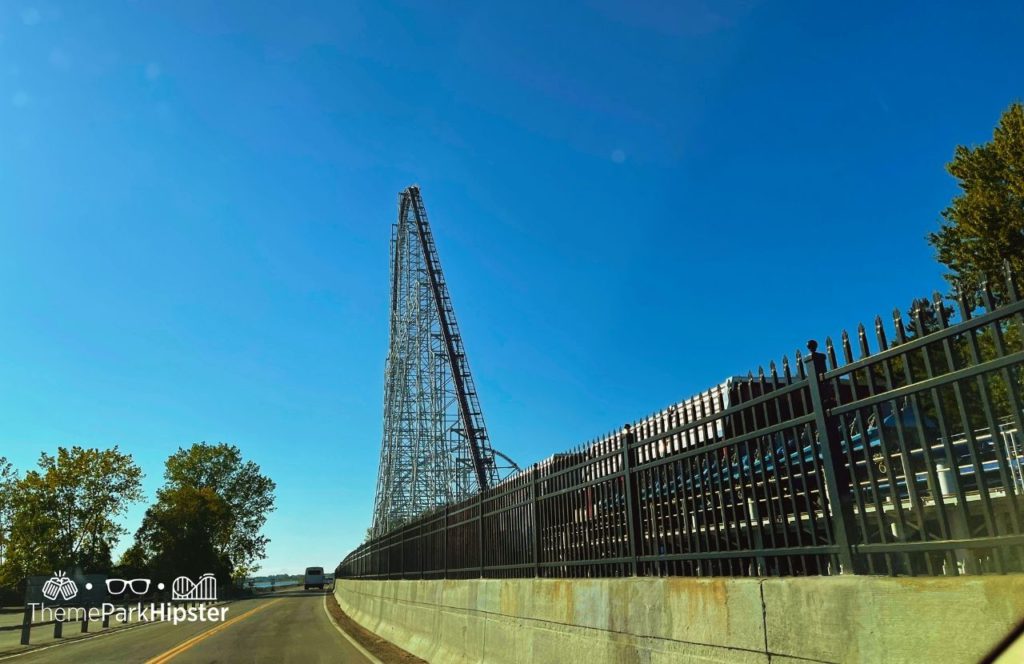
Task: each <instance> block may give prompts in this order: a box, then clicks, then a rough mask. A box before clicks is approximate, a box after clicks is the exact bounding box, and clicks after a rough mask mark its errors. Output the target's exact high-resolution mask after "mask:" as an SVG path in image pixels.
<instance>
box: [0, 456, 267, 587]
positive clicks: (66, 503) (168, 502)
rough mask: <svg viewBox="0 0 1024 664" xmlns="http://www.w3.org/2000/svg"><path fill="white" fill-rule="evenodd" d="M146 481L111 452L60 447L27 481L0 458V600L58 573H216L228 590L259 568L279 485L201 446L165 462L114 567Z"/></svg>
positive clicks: (129, 461) (251, 466)
mask: <svg viewBox="0 0 1024 664" xmlns="http://www.w3.org/2000/svg"><path fill="white" fill-rule="evenodd" d="M142 478H143V472H142V469H141V468H140V467H139V466H138V464H137V463H136V462H135V460H134V459H133V458H132V455H131V454H126V453H124V452H122V451H121V450H120V449H119V448H118V447H117V446H114V447H112V448H109V449H99V448H88V447H78V446H74V447H71V448H65V447H60V448H58V449H57V453H56V454H55V455H50V454H47V453H45V452H44V453H42V454H41V455H40V456H39V461H38V463H37V467H36V468H33V469H29V470H26V471H24V472H19V471H18V470H17V469H15V468H14V467H13V466H12V464H11V463H10V462H9V461H8V460H7V459H5V458H4V457H2V456H0V595H4V594H5V595H8V596H9V597H8V599H17V598H18V597H19V596H20V592H21V590H22V588H23V585H22V584H23V583H24V580H25V578H26V577H28V576H30V575H36V574H52V573H53V572H54V571H55V570H81V571H82V572H84V573H115V574H118V575H122V576H125V578H135V577H139V576H144V577H147V578H154V579H172V578H175V577H177V576H179V575H182V574H184V575H188V576H190V577H193V578H198V577H199V576H200V575H202V574H204V573H207V572H212V573H214V574H215V575H216V576H217V578H218V581H219V582H220V583H228V582H230V581H231V580H232V579H234V578H243V577H245V576H247V575H249V574H251V573H253V572H254V571H256V570H257V569H258V568H259V562H260V561H261V560H262V559H263V557H264V556H265V553H266V546H267V543H268V542H269V541H270V540H269V539H268V538H267V537H266V536H264V535H263V534H262V529H263V525H264V524H265V523H266V520H267V517H268V515H269V514H270V512H272V511H273V509H274V489H275V484H274V481H273V480H271V479H270V478H269V477H267V476H266V475H264V474H263V473H262V472H261V471H260V467H259V466H258V465H257V464H256V463H254V462H253V461H246V460H245V459H243V458H242V454H241V451H240V450H239V449H238V447H237V446H235V445H228V444H224V443H218V444H208V443H205V442H202V443H196V444H194V445H192V446H190V447H188V448H179V449H178V450H177V451H176V452H174V453H173V454H171V456H169V457H168V458H167V461H166V462H165V464H164V484H163V486H162V487H160V489H158V490H157V492H156V500H155V501H154V502H153V504H152V505H150V506H149V508H148V509H147V510H146V512H145V515H144V516H143V519H142V524H141V525H140V526H139V528H138V530H136V531H135V535H134V539H133V541H132V543H131V545H130V546H129V547H128V548H127V550H126V551H125V552H124V553H123V554H122V555H121V556H120V557H119V559H118V560H117V561H115V560H114V559H113V557H112V552H113V550H114V548H115V547H116V546H117V544H118V543H119V541H120V540H121V538H122V537H123V536H125V535H127V534H128V530H127V529H126V528H125V527H124V526H123V525H121V519H122V518H123V517H124V516H125V514H126V513H127V511H128V509H129V508H130V507H131V506H132V505H133V504H136V503H139V502H142V500H143V499H144V496H143V492H142Z"/></svg>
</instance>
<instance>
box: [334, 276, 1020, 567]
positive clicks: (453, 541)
mask: <svg viewBox="0 0 1024 664" xmlns="http://www.w3.org/2000/svg"><path fill="white" fill-rule="evenodd" d="M1016 283H1017V282H1016V281H1015V279H1014V276H1013V275H1012V274H1010V273H1009V272H1007V277H1006V285H1005V287H1004V288H1000V289H999V291H998V296H997V295H995V294H993V292H992V291H991V290H989V289H988V288H987V287H986V288H984V289H983V290H982V291H981V292H980V293H978V294H976V295H975V296H973V297H971V298H968V297H966V296H961V297H960V298H959V300H958V301H957V302H956V311H955V312H954V311H953V310H952V309H951V308H949V307H947V306H946V304H945V303H944V302H943V300H942V298H941V297H939V296H938V295H936V296H935V298H934V300H933V301H931V302H928V301H921V302H918V303H916V305H915V306H914V307H913V308H912V310H911V311H910V313H909V315H908V316H907V317H904V316H903V315H902V314H901V313H900V312H899V311H898V310H897V311H896V312H894V316H893V327H892V333H893V335H894V336H893V337H892V341H891V342H890V341H889V340H888V338H887V332H886V329H885V326H884V325H883V323H882V320H881V318H880V317H879V318H877V319H876V320H875V325H874V331H873V332H874V334H873V335H869V333H868V330H867V329H866V328H865V327H864V326H863V325H861V326H860V327H859V328H858V330H857V332H856V335H855V339H851V337H850V335H848V334H847V333H846V332H843V334H842V336H841V338H840V341H839V343H838V344H833V342H832V340H831V339H829V340H827V341H826V344H825V350H824V352H819V351H818V344H817V343H816V342H813V341H811V342H809V343H808V345H807V346H808V353H807V354H806V355H804V356H801V354H800V352H799V351H798V352H797V354H796V359H795V362H793V363H790V362H789V360H788V359H787V358H783V360H782V362H781V364H780V365H776V364H775V363H771V364H770V365H769V368H768V370H767V371H765V370H763V369H759V370H758V372H757V374H756V375H754V374H753V373H751V374H748V375H747V377H745V378H734V379H729V380H727V381H726V382H724V383H723V384H721V385H718V386H716V387H714V388H712V389H711V390H708V391H707V392H704V393H702V394H700V395H697V396H696V397H693V398H691V399H688V400H686V401H683V402H681V403H678V404H675V405H673V406H670V407H668V408H666V409H664V410H662V411H660V412H658V413H655V414H653V415H651V416H649V417H646V418H643V419H642V420H639V421H637V422H634V423H632V424H629V425H626V426H625V427H624V428H623V429H622V430H621V431H617V432H613V433H611V434H609V435H606V436H604V437H602V438H600V439H598V440H595V441H593V442H590V443H587V444H585V445H582V446H579V447H577V448H574V449H572V450H570V451H568V452H565V453H561V454H556V455H554V456H552V457H551V458H549V459H548V460H546V461H544V462H542V463H539V464H535V465H534V466H532V467H531V468H529V469H526V470H524V471H522V472H520V473H518V474H516V475H514V476H512V477H510V478H509V479H507V480H505V481H504V482H502V483H501V484H499V485H498V486H496V487H494V488H492V489H490V490H488V491H485V492H483V493H480V494H478V495H477V496H475V497H473V498H470V499H468V500H465V501H463V502H461V503H458V504H455V505H449V506H445V507H443V508H439V509H437V510H435V511H433V512H431V513H427V514H424V515H422V516H421V517H420V518H418V519H416V520H414V521H412V522H410V523H407V524H404V525H402V526H400V527H398V528H396V529H394V530H392V531H390V532H388V533H386V534H385V535H383V536H381V537H378V538H376V539H373V540H371V541H368V542H367V543H365V544H363V545H362V546H360V547H359V548H358V549H356V550H355V551H353V552H352V553H350V554H349V555H348V556H347V557H346V558H345V560H344V561H342V563H341V564H340V565H339V566H338V569H337V575H338V576H339V577H352V578H356V577H358V578H425V579H430V578H471V577H579V576H588V577H592V576H629V575H689V576H709V575H728V576H766V575H771V576H780V575H821V574H837V573H863V574H893V575H896V574H906V575H941V574H946V575H955V574H978V573H1003V572H1007V571H1024V521H1022V508H1024V506H1022V505H1021V502H1022V495H1024V470H1022V469H1024V465H1022V464H1024V424H1022V418H1024V410H1022V408H1024V402H1022V399H1021V391H1022V377H1024V298H1021V296H1020V293H1019V291H1018V289H1017V285H1016ZM954 316H955V317H956V318H957V319H958V322H955V323H954V322H952V321H951V319H952V318H953V317H954ZM869 336H873V337H874V344H873V345H874V348H872V343H871V341H870V339H869ZM855 347H856V352H855ZM855 355H856V357H855Z"/></svg>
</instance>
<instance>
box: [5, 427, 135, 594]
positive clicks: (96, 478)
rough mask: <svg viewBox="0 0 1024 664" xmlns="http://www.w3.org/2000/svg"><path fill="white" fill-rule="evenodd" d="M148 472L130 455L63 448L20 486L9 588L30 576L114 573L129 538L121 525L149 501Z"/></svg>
mask: <svg viewBox="0 0 1024 664" xmlns="http://www.w3.org/2000/svg"><path fill="white" fill-rule="evenodd" d="M142 476H143V475H142V470H141V469H140V468H139V467H138V465H136V463H135V460H134V459H133V458H132V456H131V455H130V454H125V453H123V452H121V451H120V450H118V448H117V447H116V446H115V447H114V448H112V449H108V450H101V449H96V448H82V447H78V446H75V447H72V448H71V449H67V448H64V447H60V448H58V449H57V454H56V456H51V455H49V454H46V453H43V454H42V455H40V457H39V469H38V470H30V471H28V472H27V473H25V475H24V477H22V478H20V479H16V480H15V481H14V484H13V494H14V499H13V501H12V506H11V526H10V531H9V532H10V536H9V539H8V543H7V551H6V558H5V560H4V564H3V568H2V570H0V576H2V580H3V581H4V582H5V583H7V584H13V583H17V582H20V580H21V579H23V578H24V577H25V576H28V575H30V574H41V573H51V572H53V571H54V570H58V569H70V568H75V567H80V568H82V569H83V570H85V571H91V570H95V571H106V570H108V569H109V568H110V564H111V560H110V551H111V548H112V547H113V546H114V545H115V544H116V543H117V541H118V539H119V538H120V536H121V535H123V534H125V533H126V532H127V531H126V530H125V529H124V527H123V526H121V524H120V523H119V522H118V519H119V517H121V516H123V515H124V514H125V512H126V511H127V509H128V506H129V505H131V504H132V503H135V502H138V501H140V500H142Z"/></svg>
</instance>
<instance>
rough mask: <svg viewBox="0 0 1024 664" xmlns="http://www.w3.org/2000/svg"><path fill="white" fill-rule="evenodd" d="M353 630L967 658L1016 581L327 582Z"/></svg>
mask: <svg viewBox="0 0 1024 664" xmlns="http://www.w3.org/2000/svg"><path fill="white" fill-rule="evenodd" d="M335 594H336V595H337V597H338V602H339V603H340V604H341V606H342V608H343V609H344V610H345V611H346V612H347V613H348V614H349V615H350V616H352V618H353V619H354V620H356V621H357V622H358V623H360V624H361V625H363V626H364V627H366V628H367V629H369V630H371V631H373V632H375V633H377V634H378V635H380V636H381V637H383V638H385V639H388V640H389V641H392V642H393V643H395V644H396V645H398V646H400V647H402V648H404V649H406V650H408V651H409V652H412V653H413V654H415V655H418V656H420V657H422V658H424V659H426V660H428V661H431V662H453V663H470V662H473V663H475V662H486V663H487V664H492V663H496V664H503V663H509V664H511V663H519V662H523V663H525V662H542V663H543V662H558V663H559V664H562V663H564V662H586V663H587V664H600V663H603V662H616V663H617V662H637V663H644V664H648V663H650V664H661V663H668V662H690V661H692V662H730V663H732V662H737V663H744V662H794V663H795V662H798V661H799V662H804V663H806V662H974V661H977V660H978V658H979V657H980V656H981V655H983V654H984V653H985V652H987V650H988V649H989V648H990V647H991V646H992V645H994V644H996V643H998V642H999V640H1000V639H1001V638H1002V637H1003V636H1004V635H1005V634H1006V633H1008V632H1009V631H1010V630H1011V629H1012V627H1013V626H1014V625H1015V624H1016V623H1018V622H1019V621H1021V620H1024V575H1013V576H989V577H960V578H928V579H902V578H901V579H892V578H885V577H864V576H860V577H833V578H828V577H825V578H799V579H796V578H792V579H725V578H717V579H692V578H634V579H514V580H513V579H509V580H503V579H502V580H499V579H479V580H477V579H474V580H465V581H353V580H339V581H338V583H337V585H336V586H335Z"/></svg>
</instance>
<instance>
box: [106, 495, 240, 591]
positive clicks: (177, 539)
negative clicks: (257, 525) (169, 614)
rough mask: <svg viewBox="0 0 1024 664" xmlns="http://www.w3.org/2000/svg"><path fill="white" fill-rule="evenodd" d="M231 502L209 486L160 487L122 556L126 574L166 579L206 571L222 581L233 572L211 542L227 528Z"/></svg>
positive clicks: (204, 572)
mask: <svg viewBox="0 0 1024 664" xmlns="http://www.w3.org/2000/svg"><path fill="white" fill-rule="evenodd" d="M230 522H231V506H230V505H229V504H228V502H227V501H226V500H224V498H222V497H221V496H220V495H218V494H217V493H216V492H215V491H214V490H213V489H212V488H210V487H202V488H197V487H193V486H178V487H164V488H162V489H160V491H159V492H158V493H157V501H156V503H155V504H154V505H153V506H151V507H150V508H149V509H148V510H146V515H145V517H143V519H142V525H141V526H140V527H139V530H138V531H137V532H136V533H135V542H134V544H133V545H132V546H131V547H130V548H129V549H128V550H127V551H126V552H125V554H124V556H123V557H122V558H121V562H120V567H121V568H122V570H124V571H126V572H129V573H141V572H145V573H147V574H149V575H151V576H153V577H155V578H165V579H170V578H174V577H176V576H178V575H181V574H185V575H188V576H190V577H192V578H199V577H200V576H202V575H203V574H206V573H207V572H211V573H213V574H214V575H216V576H217V578H218V580H219V581H220V582H221V583H227V582H229V581H230V579H231V577H232V571H233V570H232V564H231V560H230V559H229V558H228V557H227V555H225V554H224V553H223V552H221V551H218V547H217V546H216V541H217V540H218V538H220V537H221V534H222V533H223V532H224V530H225V529H226V528H228V527H230Z"/></svg>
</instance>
